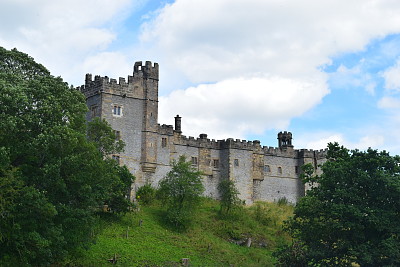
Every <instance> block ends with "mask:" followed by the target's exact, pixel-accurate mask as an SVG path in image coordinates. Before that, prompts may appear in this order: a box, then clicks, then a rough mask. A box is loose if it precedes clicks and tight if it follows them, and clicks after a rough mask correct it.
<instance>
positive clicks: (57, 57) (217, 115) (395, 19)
mask: <svg viewBox="0 0 400 267" xmlns="http://www.w3.org/2000/svg"><path fill="white" fill-rule="evenodd" d="M399 14H400V1H398V0H324V1H321V0H212V1H211V0H176V1H173V0H157V1H156V0H112V1H111V0H85V1H81V0H57V1H54V0H0V46H2V47H5V48H7V49H11V48H14V47H15V48H17V49H18V50H20V51H23V52H25V53H27V54H29V55H30V56H32V57H33V58H34V59H35V60H36V61H37V62H39V63H41V64H43V65H44V66H46V67H47V68H48V69H49V70H50V71H51V73H52V74H53V75H55V76H61V77H62V78H63V79H64V80H65V81H66V82H68V83H69V84H72V85H74V86H79V85H81V84H83V83H84V77H85V74H86V73H92V74H93V75H101V76H105V75H107V76H109V77H111V78H116V79H118V77H125V78H126V77H127V76H128V75H132V71H133V65H134V63H135V62H136V61H152V62H157V63H159V66H160V82H159V95H160V97H159V123H160V124H173V122H174V119H173V118H174V116H176V115H177V114H179V115H180V116H181V117H182V131H183V134H184V135H187V136H194V137H198V136H199V134H200V133H207V134H208V137H209V138H211V139H216V140H217V139H226V138H234V139H245V140H260V141H261V143H262V145H264V146H277V139H276V138H277V133H278V132H279V131H291V132H292V133H293V145H294V146H295V148H308V149H323V148H326V146H327V143H328V142H335V141H337V142H339V143H340V144H341V145H344V146H346V147H348V148H351V149H354V148H357V149H360V150H365V149H367V148H368V147H372V148H374V149H378V150H386V151H389V152H390V154H392V155H394V154H400V135H399V133H400V116H399V115H398V114H399V111H400V16H399Z"/></svg>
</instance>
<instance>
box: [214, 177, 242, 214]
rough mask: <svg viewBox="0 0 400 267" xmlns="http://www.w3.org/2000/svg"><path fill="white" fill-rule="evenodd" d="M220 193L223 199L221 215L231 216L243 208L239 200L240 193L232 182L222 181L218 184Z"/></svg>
mask: <svg viewBox="0 0 400 267" xmlns="http://www.w3.org/2000/svg"><path fill="white" fill-rule="evenodd" d="M218 191H219V193H220V197H221V199H220V201H221V209H220V213H221V215H224V216H227V215H231V214H232V212H233V211H234V210H235V209H238V208H240V207H241V205H242V201H241V200H240V199H239V191H238V190H237V188H236V186H235V183H234V182H233V181H232V180H222V181H221V182H220V183H219V184H218Z"/></svg>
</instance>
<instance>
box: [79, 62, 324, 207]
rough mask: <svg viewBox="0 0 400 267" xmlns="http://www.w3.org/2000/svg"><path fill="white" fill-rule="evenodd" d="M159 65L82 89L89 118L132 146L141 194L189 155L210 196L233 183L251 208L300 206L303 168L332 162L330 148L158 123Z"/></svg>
mask: <svg viewBox="0 0 400 267" xmlns="http://www.w3.org/2000/svg"><path fill="white" fill-rule="evenodd" d="M158 72H159V70H158V64H157V63H154V64H152V63H151V62H149V61H146V63H145V65H143V64H142V62H136V63H135V65H134V71H133V75H132V76H129V77H128V79H127V80H126V79H124V78H119V80H118V83H117V80H116V79H109V78H108V77H107V76H105V77H100V76H95V78H94V80H93V79H92V75H91V74H87V75H86V79H85V85H82V86H80V87H78V90H80V91H81V92H82V93H83V94H85V96H86V102H87V105H88V107H89V112H88V113H87V116H86V118H87V120H91V119H92V118H93V117H95V116H98V117H101V118H104V119H106V120H107V121H108V122H109V123H110V124H111V126H112V128H113V129H114V130H116V131H118V132H119V135H120V136H121V139H122V140H123V141H124V142H125V143H126V147H125V151H124V153H121V154H120V155H118V156H119V159H120V164H125V165H127V167H128V168H129V170H130V171H131V172H132V174H133V175H135V176H136V181H135V184H134V185H133V186H132V194H131V198H132V199H133V197H134V193H135V190H136V189H137V188H138V187H139V186H142V185H144V184H146V183H150V184H152V185H153V186H157V185H158V182H159V181H160V180H161V179H162V178H163V177H164V176H165V175H166V174H167V172H168V171H169V170H170V169H171V162H172V160H177V159H178V158H179V156H181V155H185V156H186V158H187V160H191V161H192V162H193V166H194V167H196V168H198V169H199V170H200V171H202V172H203V173H204V179H203V183H204V186H205V189H206V190H205V192H204V195H206V196H209V197H212V198H217V199H218V198H219V193H218V190H217V186H218V183H219V182H220V181H221V180H222V179H229V180H233V181H235V183H236V187H237V189H238V191H239V194H240V195H239V197H240V198H241V199H242V200H244V201H245V203H246V204H251V203H253V202H254V201H257V200H264V201H277V200H279V199H282V198H286V199H287V200H288V201H289V202H291V203H295V202H297V200H298V199H299V198H300V197H301V196H303V195H304V194H305V190H306V189H307V188H308V185H304V184H303V183H302V182H301V181H300V179H299V175H300V173H299V172H300V167H301V166H302V165H304V164H307V163H311V164H313V165H314V166H315V167H316V169H317V172H318V173H320V169H319V167H318V165H319V164H321V163H323V162H324V161H325V160H326V150H320V151H314V150H304V149H303V150H297V149H294V147H293V144H292V133H290V132H286V131H285V132H280V133H279V134H278V147H277V148H276V147H265V146H264V147H263V146H261V145H260V141H258V140H254V141H245V140H239V139H237V140H234V139H232V138H228V139H225V140H217V141H216V140H210V139H208V136H207V134H204V133H202V134H200V137H199V138H194V137H186V136H184V135H182V130H184V129H182V121H181V120H182V118H181V117H180V116H179V115H177V116H176V117H175V129H174V127H173V126H172V125H165V124H163V125H160V124H158V78H159V77H158Z"/></svg>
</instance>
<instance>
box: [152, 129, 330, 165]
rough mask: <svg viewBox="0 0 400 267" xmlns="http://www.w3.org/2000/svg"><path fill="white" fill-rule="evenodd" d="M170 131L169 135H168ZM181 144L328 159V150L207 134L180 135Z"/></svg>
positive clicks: (270, 154)
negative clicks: (266, 144)
mask: <svg viewBox="0 0 400 267" xmlns="http://www.w3.org/2000/svg"><path fill="white" fill-rule="evenodd" d="M162 127H164V128H163V129H164V130H160V131H164V132H165V133H164V134H170V132H171V131H173V129H172V125H165V126H164V125H163V126H162ZM167 131H168V133H167ZM178 140H179V141H178V142H179V144H180V145H185V146H191V147H199V148H209V149H217V150H220V149H241V150H248V151H253V152H258V153H262V154H264V155H268V156H280V157H294V158H298V157H299V158H302V157H311V158H313V157H316V158H317V159H323V158H326V154H327V149H321V150H312V149H300V150H297V149H293V148H292V147H289V148H285V147H270V146H261V144H260V141H259V140H253V141H247V140H241V139H236V140H235V139H233V138H228V139H223V140H217V141H216V140H215V139H208V138H207V134H200V136H199V137H198V138H195V137H192V136H188V137H187V136H185V135H179V139H178Z"/></svg>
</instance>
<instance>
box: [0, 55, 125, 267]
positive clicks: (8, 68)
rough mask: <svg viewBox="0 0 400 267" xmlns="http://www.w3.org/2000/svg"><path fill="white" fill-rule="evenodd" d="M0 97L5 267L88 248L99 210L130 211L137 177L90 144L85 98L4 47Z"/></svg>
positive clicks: (0, 235)
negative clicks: (128, 191) (106, 207)
mask: <svg viewBox="0 0 400 267" xmlns="http://www.w3.org/2000/svg"><path fill="white" fill-rule="evenodd" d="M0 92H1V93H0V107H1V108H0V217H1V219H0V247H1V249H0V265H2V266H3V265H4V266H21V265H48V264H51V263H53V262H55V261H58V260H60V259H65V258H67V257H68V256H70V255H72V254H76V253H78V252H79V251H82V249H84V248H85V247H87V245H88V244H89V243H90V241H91V240H92V238H93V236H92V229H93V228H92V227H93V222H94V220H95V211H96V210H97V208H98V207H99V206H102V205H103V204H109V205H111V206H113V207H115V208H116V210H117V211H122V210H124V209H125V208H126V207H123V205H125V204H126V203H125V202H124V201H121V200H122V199H123V198H124V196H125V194H126V189H127V188H126V186H127V185H128V183H129V186H130V182H131V181H132V178H133V177H132V176H131V175H130V173H129V172H127V170H126V169H124V168H122V167H119V166H117V164H116V162H115V161H113V160H111V159H105V160H104V159H103V156H104V154H103V153H102V152H101V151H99V150H98V148H99V147H100V146H99V144H100V143H98V142H97V141H96V140H88V138H87V126H86V121H85V114H86V111H87V108H86V104H85V99H84V97H83V95H82V94H81V93H80V92H78V91H77V90H75V89H73V88H69V87H68V85H67V84H66V83H65V82H63V80H62V79H61V78H59V77H54V76H52V75H50V72H49V71H48V70H47V69H46V68H45V67H44V66H42V65H40V64H38V63H36V62H35V61H34V60H33V59H32V58H31V57H29V56H28V55H26V54H24V53H21V52H19V51H17V50H16V49H13V50H11V51H8V50H6V49H4V48H1V47H0ZM98 126H101V127H102V128H103V129H106V131H105V133H104V136H103V137H104V138H102V139H101V140H106V139H107V140H113V141H112V142H115V138H113V136H107V134H106V133H107V132H110V131H111V129H110V128H109V126H108V125H106V124H105V123H103V122H98ZM115 147H117V146H115ZM121 203H122V204H123V205H122V207H121V206H120V204H121ZM117 207H118V208H117Z"/></svg>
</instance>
